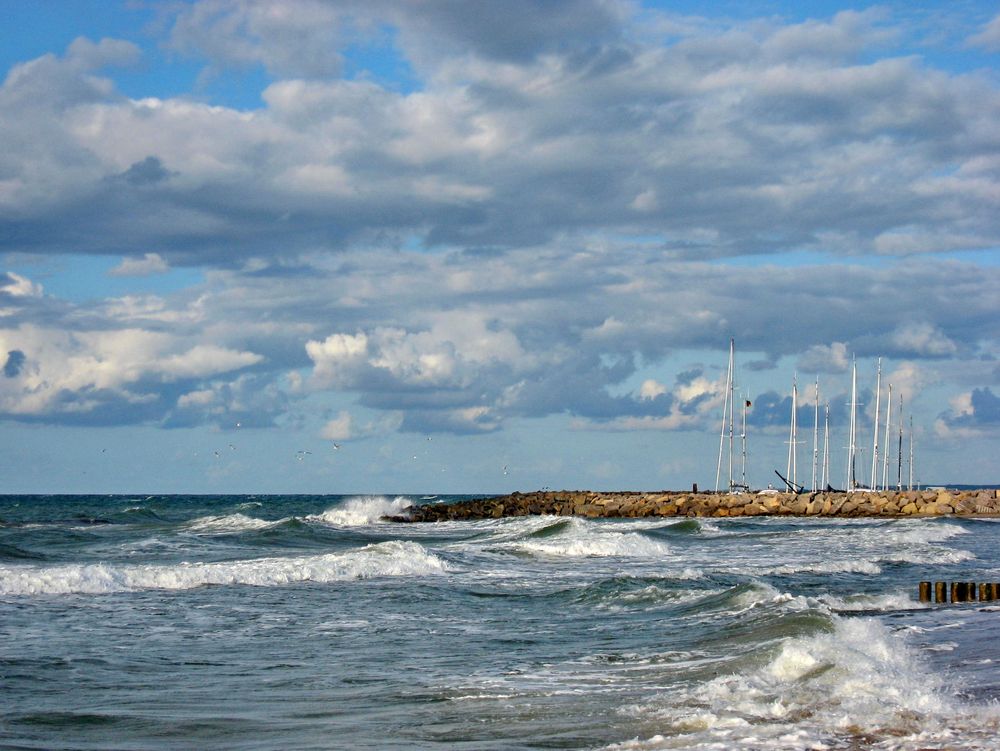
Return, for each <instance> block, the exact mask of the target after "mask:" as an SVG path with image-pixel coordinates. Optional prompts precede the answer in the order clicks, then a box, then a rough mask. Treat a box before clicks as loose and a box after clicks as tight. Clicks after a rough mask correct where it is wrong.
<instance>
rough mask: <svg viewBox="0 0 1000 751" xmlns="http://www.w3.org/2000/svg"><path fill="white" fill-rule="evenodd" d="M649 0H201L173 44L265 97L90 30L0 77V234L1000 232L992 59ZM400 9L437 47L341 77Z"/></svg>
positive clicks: (127, 250)
mask: <svg viewBox="0 0 1000 751" xmlns="http://www.w3.org/2000/svg"><path fill="white" fill-rule="evenodd" d="M633 10H634V8H633V6H632V5H630V4H627V3H619V2H613V1H612V0H563V1H561V2H552V3H548V2H547V3H538V2H529V1H528V0H518V1H517V2H516V3H514V4H513V5H512V4H511V3H504V4H502V5H498V6H496V8H495V9H494V6H493V5H492V4H485V5H484V4H482V3H472V4H470V3H461V2H455V3H452V2H445V3H430V4H420V5H419V7H418V6H415V5H413V4H412V3H408V2H393V1H391V0H381V1H380V2H375V3H367V4H361V3H355V2H345V3H336V4H331V3H326V2H320V1H319V0H295V1H294V2H289V3H282V4H280V5H275V4H274V3H265V2H255V1H253V0H203V1H202V2H196V3H192V4H187V5H182V6H178V9H177V10H176V12H175V15H174V16H173V19H174V24H173V27H172V32H171V44H172V45H173V46H174V47H175V48H176V49H178V50H181V51H184V52H187V53H190V54H196V55H199V56H203V57H204V58H205V59H208V60H211V61H213V63H212V64H213V65H216V66H225V65H228V64H248V65H253V64H262V65H264V66H266V67H267V68H268V69H269V70H271V72H272V81H271V82H270V85H269V86H268V88H266V89H265V90H264V91H263V92H262V98H263V101H264V105H263V106H262V107H260V108H256V109H252V110H247V111H241V110H237V109H235V108H232V107H226V106H218V105H216V106H213V105H210V104H207V103H202V102H196V101H193V100H191V99H187V98H173V99H155V98H152V97H148V98H145V99H128V98H126V97H124V96H122V95H121V94H120V92H118V91H117V90H116V89H115V87H114V84H113V82H112V81H111V79H108V78H101V77H100V76H99V75H97V73H99V72H100V70H101V67H102V66H107V65H110V64H119V63H121V62H127V61H128V60H130V59H132V58H133V57H134V55H135V54H137V53H136V50H135V48H134V47H133V46H131V45H129V43H127V42H121V41H116V40H102V41H101V42H99V43H95V42H90V41H88V40H78V41H77V42H74V44H73V45H72V46H71V47H70V48H69V49H68V50H67V51H66V52H65V53H64V54H63V55H62V56H61V57H60V56H56V55H47V56H45V57H43V58H39V59H37V60H34V61H28V62H26V63H24V64H22V65H20V66H16V67H15V68H14V69H13V70H12V71H11V73H10V74H9V75H8V77H7V80H6V81H5V82H4V84H3V86H2V87H0V114H3V113H7V114H8V115H10V116H9V117H4V118H0V124H2V125H0V139H2V140H3V142H4V143H5V145H6V148H5V150H4V154H3V155H0V168H2V169H0V174H3V175H4V177H3V179H2V180H0V206H2V207H4V212H3V213H2V214H0V222H2V223H3V224H4V229H5V231H4V232H3V233H0V237H4V238H5V239H4V240H3V241H2V242H0V250H17V251H27V252H33V253H53V252H65V251H66V249H67V248H69V249H71V251H72V252H94V253H120V254H124V255H130V254H132V253H134V248H135V247H136V246H137V245H138V246H140V247H154V248H156V249H157V252H158V253H160V254H161V256H162V257H163V258H165V259H167V260H169V261H170V262H171V263H175V261H180V262H183V263H191V262H193V261H194V260H197V261H198V262H202V263H210V264H218V265H231V264H233V263H234V257H237V258H247V257H253V256H262V257H266V256H271V257H273V256H284V257H286V258H287V257H294V256H295V255H297V254H299V253H301V252H303V251H314V250H316V249H317V248H321V249H328V250H342V249H344V248H345V247H351V246H354V247H362V246H367V247H369V248H371V247H372V246H377V247H379V248H382V249H387V250H393V249H395V248H398V247H399V246H401V245H403V244H405V243H407V242H412V241H414V240H416V241H417V242H419V243H421V244H422V245H424V246H428V247H462V248H479V249H491V250H496V249H503V248H516V247H524V246H527V245H541V244H545V243H548V242H552V241H554V240H555V239H557V238H560V237H565V236H573V237H576V238H581V239H585V240H588V241H606V240H608V239H614V238H619V237H621V236H623V235H624V236H642V237H650V236H654V237H657V238H659V239H660V240H661V242H662V247H663V248H665V249H666V250H667V251H668V252H671V253H673V254H675V255H676V256H678V257H681V256H682V257H690V258H705V257H710V258H711V257H725V256H731V255H743V254H752V253H761V252H767V253H775V252H785V251H793V250H795V251H800V250H802V249H813V250H822V251H825V252H829V253H834V254H844V255H847V254H857V253H869V252H878V253H883V254H888V255H910V254H912V253H915V252H948V251H953V250H968V249H988V248H991V247H995V245H996V244H997V241H998V238H1000V225H998V222H1000V220H998V219H997V218H996V217H997V212H995V211H994V210H993V209H994V207H995V204H996V200H997V195H998V184H997V180H996V176H995V175H996V173H995V169H992V168H991V167H990V164H992V163H993V160H995V158H996V143H995V139H994V138H993V137H992V134H993V132H994V130H995V122H996V121H997V118H998V115H1000V93H998V91H997V89H996V87H995V86H993V85H991V84H990V82H989V81H988V80H986V79H984V78H978V77H973V76H956V75H951V74H948V73H946V72H943V71H941V70H935V69H933V68H931V67H929V66H928V65H926V64H924V63H921V62H920V61H919V60H918V59H917V58H914V57H908V56H904V55H899V56H895V57H886V56H884V52H883V49H884V47H885V46H886V45H889V46H891V45H892V44H893V43H894V41H895V37H894V33H893V29H891V28H890V27H889V24H888V22H887V21H886V20H885V19H884V18H880V17H879V15H878V14H876V13H851V12H845V13H841V14H838V15H836V16H835V17H833V18H831V19H826V20H823V19H819V20H811V21H808V22H804V23H801V24H784V25H782V24H780V23H778V22H776V21H773V20H769V21H761V22H760V23H758V24H756V25H753V26H752V27H747V28H751V29H752V30H750V31H748V30H747V28H739V29H737V28H729V27H722V28H720V27H719V25H718V24H714V25H713V24H704V25H693V26H690V27H688V28H687V30H686V31H685V32H684V34H683V36H682V37H681V38H680V39H678V40H676V41H675V42H673V43H669V44H664V43H663V42H662V41H660V40H654V39H652V38H651V37H650V36H649V35H647V34H643V33H639V32H640V30H641V29H640V28H639V27H638V26H637V24H639V23H643V22H644V21H640V20H636V19H637V17H634V16H633ZM385 28H391V29H392V30H393V32H392V33H390V34H389V35H388V37H387V38H382V37H380V39H381V42H380V43H384V44H396V45H398V48H397V49H396V52H397V53H398V54H399V55H400V56H401V57H403V58H405V59H407V60H409V61H411V62H413V63H414V64H415V65H416V66H417V68H418V69H419V71H420V73H419V75H420V84H421V85H420V86H418V87H416V89H415V90H412V91H405V92H404V91H395V90H392V89H391V88H389V87H386V86H382V85H380V84H378V83H376V82H374V81H371V80H366V79H365V78H364V77H363V76H362V77H358V78H356V79H354V80H345V79H344V78H342V77H340V71H341V68H342V60H341V58H342V55H343V54H344V50H345V49H346V48H347V46H349V45H350V44H352V43H354V42H356V41H357V40H358V39H363V38H366V36H367V35H370V34H375V35H376V36H379V35H384V34H385V33H386V32H385V31H384V29H385ZM14 114H16V117H15V116H14ZM167 165H169V169H168V167H167ZM109 178H114V179H109ZM136 216H141V217H143V221H141V222H137V221H135V217H136Z"/></svg>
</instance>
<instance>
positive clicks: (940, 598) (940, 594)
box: [934, 582, 948, 602]
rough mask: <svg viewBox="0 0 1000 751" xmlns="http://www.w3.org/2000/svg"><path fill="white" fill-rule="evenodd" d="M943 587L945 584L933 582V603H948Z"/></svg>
mask: <svg viewBox="0 0 1000 751" xmlns="http://www.w3.org/2000/svg"><path fill="white" fill-rule="evenodd" d="M945 586H946V582H934V602H948V596H947V595H946V594H945Z"/></svg>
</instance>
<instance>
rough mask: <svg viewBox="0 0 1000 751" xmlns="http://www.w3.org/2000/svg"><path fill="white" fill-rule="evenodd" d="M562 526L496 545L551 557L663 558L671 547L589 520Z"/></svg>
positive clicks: (572, 519)
mask: <svg viewBox="0 0 1000 751" xmlns="http://www.w3.org/2000/svg"><path fill="white" fill-rule="evenodd" d="M567 522H568V524H566V527H565V529H563V530H561V531H560V532H559V533H557V534H554V535H552V536H551V537H543V538H529V539H521V540H515V541H512V542H509V543H502V544H499V545H495V546H494V547H495V548H499V549H509V550H514V551H517V552H523V553H528V554H531V555H540V556H553V557H568V558H576V557H581V558H583V557H590V556H594V557H615V556H618V557H629V558H663V557H665V556H669V555H670V554H671V550H670V548H669V547H668V546H667V545H666V544H665V543H662V542H660V541H658V540H653V539H651V538H649V537H646V536H645V535H642V534H639V533H636V532H616V531H614V527H613V526H609V525H597V524H589V523H587V522H585V521H583V520H581V519H576V518H570V519H567Z"/></svg>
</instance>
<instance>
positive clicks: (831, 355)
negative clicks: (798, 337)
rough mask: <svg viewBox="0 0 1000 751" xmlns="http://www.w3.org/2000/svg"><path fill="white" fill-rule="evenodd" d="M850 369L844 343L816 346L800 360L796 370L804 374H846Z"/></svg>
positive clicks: (807, 351)
mask: <svg viewBox="0 0 1000 751" xmlns="http://www.w3.org/2000/svg"><path fill="white" fill-rule="evenodd" d="M848 367H850V361H849V358H848V356H847V345H846V344H845V343H844V342H833V343H832V344H828V345H827V344H814V345H813V346H811V347H810V348H809V349H807V350H806V351H805V352H804V353H803V354H802V355H801V356H800V357H799V360H798V364H797V365H796V368H797V369H798V370H800V371H801V372H803V373H844V372H846V371H847V369H848Z"/></svg>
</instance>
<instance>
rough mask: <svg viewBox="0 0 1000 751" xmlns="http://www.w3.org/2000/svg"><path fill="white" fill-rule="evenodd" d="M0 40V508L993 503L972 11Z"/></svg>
mask: <svg viewBox="0 0 1000 751" xmlns="http://www.w3.org/2000/svg"><path fill="white" fill-rule="evenodd" d="M0 15H2V17H3V18H4V20H5V22H4V24H3V25H2V26H0V80H2V84H0V144H3V147H2V148H0V456H2V459H0V462H2V465H3V467H2V472H0V493H349V494H353V493H423V494H445V493H501V492H510V491H514V490H522V491H524V490H533V489H539V488H554V489H558V488H577V489H579V488H592V489H636V490H655V489H684V488H690V487H691V485H692V484H693V483H698V484H699V486H700V487H702V488H712V487H714V486H715V483H716V478H717V469H718V466H717V462H718V459H719V444H720V430H721V428H722V423H723V404H724V402H725V397H726V393H727V386H726V384H727V369H728V368H727V363H728V351H729V342H730V339H733V340H734V341H735V351H736V356H735V385H734V393H735V398H736V402H737V404H744V403H745V402H750V406H749V408H748V410H747V429H746V435H747V441H746V445H747V470H746V474H747V480H748V482H749V483H750V484H751V485H753V486H755V487H762V486H764V485H767V484H768V483H771V482H775V483H777V482H778V481H777V478H776V477H775V476H774V470H775V469H778V470H780V471H781V472H782V473H784V471H785V469H786V468H787V464H788V452H789V440H790V437H789V424H790V417H791V411H792V410H791V407H792V402H791V391H792V384H793V381H794V382H795V383H796V384H797V391H798V402H797V404H798V406H799V409H798V412H797V415H796V416H797V424H798V436H797V442H796V443H795V447H796V452H797V453H796V457H797V468H798V475H797V477H798V479H799V480H800V482H805V484H807V485H808V484H809V483H810V481H811V470H812V464H813V456H814V435H815V433H814V425H816V421H815V419H814V417H815V414H816V411H817V404H818V405H819V408H818V409H819V412H820V415H821V417H820V427H821V428H822V427H825V420H824V417H823V416H824V415H825V413H826V407H827V405H829V414H830V418H829V426H830V440H829V446H830V476H831V482H832V484H833V485H834V486H836V487H843V485H844V480H845V478H846V451H845V446H846V443H847V433H848V414H849V411H850V410H849V404H848V403H849V400H850V396H849V394H850V386H851V369H852V364H853V363H856V364H857V372H858V403H859V407H858V409H859V414H860V417H859V427H858V432H859V440H858V444H859V447H860V449H861V451H860V454H859V460H858V463H859V467H860V468H861V470H860V472H861V475H862V479H865V477H866V476H867V475H868V474H870V464H871V459H872V450H873V443H874V441H873V438H874V436H873V426H874V423H875V419H874V416H875V408H876V402H877V403H878V405H879V422H880V423H881V424H882V425H881V427H880V430H881V431H882V436H883V437H884V435H885V433H884V422H885V413H886V407H887V404H890V402H889V384H890V383H891V384H892V401H891V409H890V410H889V415H888V417H889V426H890V431H889V432H890V435H891V437H892V441H891V442H890V443H889V448H890V451H891V453H890V455H889V461H890V463H891V465H890V466H891V470H889V471H888V473H889V475H890V478H891V480H892V482H893V484H894V483H895V478H896V476H897V472H901V474H902V477H903V482H904V483H905V482H907V480H908V478H909V469H910V463H909V448H910V445H911V443H912V446H913V456H914V459H913V464H912V469H913V475H914V480H915V481H916V482H918V483H922V484H928V483H930V484H939V483H968V484H988V483H989V484H993V483H1000V471H998V461H997V459H998V457H1000V438H998V435H1000V362H998V360H997V356H998V354H1000V352H998V349H1000V347H998V345H1000V294H998V289H1000V127H998V123H1000V14H998V12H997V6H996V4H995V3H993V2H962V1H955V2H925V3H919V4H913V3H908V2H898V1H896V0H889V1H888V2H883V3H879V4H867V3H851V2H798V1H796V2H791V1H787V2H786V1H783V0H757V1H756V2H754V1H752V0H751V1H749V2H738V3H737V2H717V3H702V2H697V3H696V2H690V1H686V0H685V1H683V2H681V1H679V2H669V1H668V0H658V1H656V2H653V1H652V0H646V1H643V2H640V1H639V0H505V2H502V3H501V2H487V1H486V0H423V1H420V2H418V0H364V1H363V2H362V1H361V0H337V1H336V2H334V1H332V0H284V1H283V2H280V3H275V2H264V1H263V0H183V1H181V0H176V1H173V2H145V1H141V0H100V1H98V0H62V1H61V2H59V3H31V2H24V1H23V0H0ZM880 358H881V360H880ZM879 362H881V373H882V376H881V382H880V383H881V389H880V390H879V392H878V394H876V384H877V383H879V381H878V380H877V377H876V372H877V367H878V363H879ZM817 382H818V384H819V393H818V398H817V394H816V384H817ZM737 417H738V418H740V417H741V415H738V416H737ZM739 423H740V420H739V419H737V425H736V428H735V429H736V433H737V434H739V433H740V432H742V430H741V426H740V424H739ZM911 424H912V429H911V427H910V426H911ZM901 431H902V433H903V438H902V443H903V446H904V450H903V454H904V456H903V461H902V463H901V464H902V466H900V462H899V461H898V459H897V457H898V445H899V442H900V439H899V434H900V432H901ZM820 432H821V433H822V431H820ZM818 440H819V446H818V453H819V454H820V455H822V453H823V437H822V434H821V435H820V436H819V439H818ZM736 443H737V452H738V453H739V449H740V445H739V441H738V440H737V442H736ZM881 443H882V441H881V440H880V444H881ZM879 452H880V460H879V461H880V462H881V463H885V459H886V457H885V448H884V444H883V445H880V446H879ZM726 463H728V455H727V461H726ZM736 464H737V467H739V465H740V456H737V458H736ZM727 471H728V470H727V469H726V470H723V479H722V483H723V484H725V483H727V482H728V477H726V476H725V475H726V473H727ZM737 471H738V470H737ZM737 479H739V478H737Z"/></svg>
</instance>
